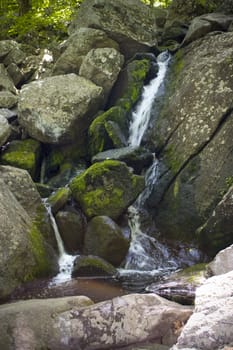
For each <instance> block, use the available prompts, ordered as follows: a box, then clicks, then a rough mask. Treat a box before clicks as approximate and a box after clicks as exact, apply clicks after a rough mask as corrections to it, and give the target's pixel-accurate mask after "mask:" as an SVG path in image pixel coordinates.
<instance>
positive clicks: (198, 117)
mask: <svg viewBox="0 0 233 350" xmlns="http://www.w3.org/2000/svg"><path fill="white" fill-rule="evenodd" d="M232 44H233V34H232V33H224V34H221V35H216V36H210V37H205V38H204V39H202V40H197V41H195V42H193V43H192V44H191V45H189V46H188V47H187V48H185V49H183V50H181V51H179V52H178V53H177V54H176V60H175V62H174V63H173V66H172V68H171V72H170V80H169V83H170V86H168V92H167V95H166V97H165V104H164V107H163V109H162V111H161V113H160V114H159V117H158V119H157V121H156V124H155V127H154V130H153V136H152V139H153V143H154V148H155V149H156V150H157V152H158V154H159V157H160V160H161V162H160V176H159V177H158V181H157V183H156V184H155V187H154V191H153V193H152V195H151V197H150V199H149V201H148V204H149V205H150V206H151V208H152V207H153V208H154V209H153V210H152V211H153V212H154V217H155V220H156V224H157V226H158V228H159V229H160V231H161V232H162V233H163V234H166V235H167V236H170V237H175V238H176V239H184V240H192V239H196V238H197V237H196V236H195V231H196V229H197V228H198V227H199V226H201V225H202V224H204V222H205V221H206V220H207V219H208V218H209V216H210V215H211V214H212V211H213V210H214V208H215V207H216V205H217V203H218V202H219V201H220V200H221V198H222V196H223V193H224V192H225V191H226V190H227V188H228V186H227V179H229V178H231V177H232V173H233V158H232V156H231V155H232V148H233V140H232V136H231V135H232V132H233V118H232V115H233V114H232V92H233V90H232V86H233V85H232V84H233V80H232V74H230V72H231V69H232V67H233V63H232V54H233V49H232V47H233V45H232ZM226 72H229V74H226ZM210 175H211V176H210ZM223 235H224V233H223ZM228 244H230V242H229V241H228ZM207 246H208V243H207ZM221 248H223V247H222V246H219V247H218V249H221Z"/></svg>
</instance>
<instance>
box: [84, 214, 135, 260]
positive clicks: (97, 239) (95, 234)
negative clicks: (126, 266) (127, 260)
mask: <svg viewBox="0 0 233 350" xmlns="http://www.w3.org/2000/svg"><path fill="white" fill-rule="evenodd" d="M128 248H129V241H128V240H127V239H126V238H125V237H124V236H123V233H122V230H121V229H120V227H119V226H118V225H117V224H116V223H115V222H114V221H113V220H112V219H110V218H109V217H107V216H96V217H94V218H93V219H91V221H90V222H89V223H88V225H87V230H86V233H85V238H84V252H85V253H87V254H91V255H97V256H99V257H101V258H103V259H105V260H106V261H108V262H110V263H111V264H112V265H114V266H119V265H120V264H121V262H122V261H123V259H124V257H125V255H126V253H127V251H128Z"/></svg>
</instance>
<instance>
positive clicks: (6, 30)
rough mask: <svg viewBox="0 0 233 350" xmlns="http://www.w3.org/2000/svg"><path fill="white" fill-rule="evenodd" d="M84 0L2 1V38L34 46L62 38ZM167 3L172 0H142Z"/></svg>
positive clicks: (0, 2)
mask: <svg viewBox="0 0 233 350" xmlns="http://www.w3.org/2000/svg"><path fill="white" fill-rule="evenodd" d="M82 1H83V0H57V1H55V0H0V40H3V39H15V40H18V41H20V42H24V43H30V44H33V45H34V46H44V45H45V46H46V45H47V44H48V42H51V41H55V42H56V41H58V40H61V39H63V38H64V37H65V36H66V34H67V26H68V24H69V23H70V21H71V19H72V14H73V13H74V12H76V11H77V9H78V7H79V6H80V4H81V3H82ZM141 1H142V2H144V3H146V4H147V5H150V6H157V5H161V6H167V5H168V3H169V2H170V1H171V0H160V1H158V0H141Z"/></svg>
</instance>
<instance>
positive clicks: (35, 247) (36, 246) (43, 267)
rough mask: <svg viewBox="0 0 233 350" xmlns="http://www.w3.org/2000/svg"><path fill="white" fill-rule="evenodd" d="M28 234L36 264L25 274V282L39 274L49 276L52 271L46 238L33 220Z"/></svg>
mask: <svg viewBox="0 0 233 350" xmlns="http://www.w3.org/2000/svg"><path fill="white" fill-rule="evenodd" d="M28 236H29V240H30V243H31V250H32V253H33V256H34V258H35V266H34V268H32V269H31V271H30V272H28V273H27V274H26V275H25V276H24V282H26V281H30V280H32V279H34V278H35V277H38V276H40V277H42V276H48V274H49V272H50V271H51V268H50V263H49V260H48V257H47V254H46V250H45V246H44V240H43V237H42V235H41V232H40V231H39V229H38V227H37V224H36V223H35V222H33V224H32V227H31V230H30V231H29V232H28Z"/></svg>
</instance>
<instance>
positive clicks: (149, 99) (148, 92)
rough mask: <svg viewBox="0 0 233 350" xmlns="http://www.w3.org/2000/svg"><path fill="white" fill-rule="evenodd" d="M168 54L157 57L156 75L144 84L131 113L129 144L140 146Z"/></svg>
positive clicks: (166, 64)
mask: <svg viewBox="0 0 233 350" xmlns="http://www.w3.org/2000/svg"><path fill="white" fill-rule="evenodd" d="M169 61H170V55H169V53H168V52H167V51H165V52H162V53H161V54H160V55H159V56H158V57H157V63H158V67H159V70H158V75H157V76H156V77H155V78H154V79H152V80H151V82H150V83H149V84H148V85H146V86H144V88H143V92H142V98H141V101H140V102H139V103H138V104H137V106H136V109H135V110H134V111H133V113H132V121H131V123H130V126H129V145H130V146H140V144H141V140H142V137H143V135H144V133H145V131H146V129H147V127H148V123H149V121H150V115H151V108H152V105H153V102H154V99H155V98H156V96H157V95H158V93H159V91H160V88H161V86H162V85H163V82H164V78H165V75H166V72H167V68H168V64H169Z"/></svg>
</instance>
